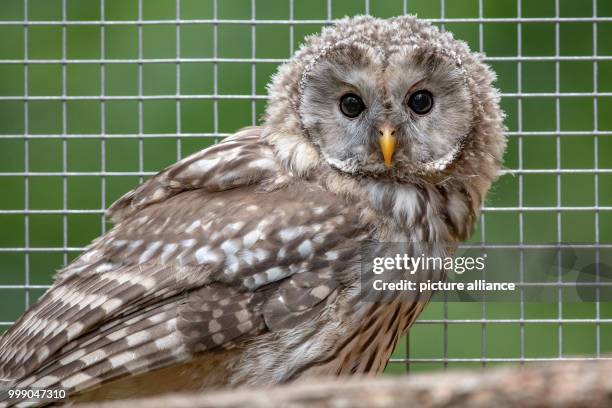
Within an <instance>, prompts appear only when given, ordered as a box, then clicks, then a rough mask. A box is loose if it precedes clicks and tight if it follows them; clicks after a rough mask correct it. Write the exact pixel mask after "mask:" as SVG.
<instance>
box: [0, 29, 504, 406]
mask: <svg viewBox="0 0 612 408" xmlns="http://www.w3.org/2000/svg"><path fill="white" fill-rule="evenodd" d="M492 79H493V75H492V73H491V72H490V71H489V70H488V68H487V67H486V66H485V65H484V64H482V62H481V61H480V60H479V58H478V56H475V55H473V54H471V53H470V52H469V50H468V48H467V46H466V45H465V44H463V43H461V42H458V41H456V40H454V39H453V38H452V36H451V35H450V34H448V33H440V32H439V31H438V30H437V29H435V28H433V27H431V26H430V25H428V24H425V23H423V22H420V21H418V20H416V19H414V18H413V17H399V18H395V19H391V20H378V19H374V18H371V17H358V18H352V19H345V20H342V21H340V22H338V23H337V24H336V25H335V26H333V27H330V28H326V29H325V30H324V31H323V33H322V34H321V35H319V36H315V37H311V38H309V39H308V41H307V43H306V45H305V46H303V47H302V49H301V50H300V51H299V52H298V53H297V54H296V56H295V57H294V58H293V59H292V60H291V61H290V62H288V63H287V64H285V65H284V66H282V67H281V68H280V70H279V73H278V74H277V75H276V76H275V78H274V80H273V82H272V84H271V86H270V88H269V89H270V103H269V105H268V108H267V111H266V118H265V123H264V125H263V126H262V127H253V128H248V129H245V130H242V131H240V132H238V133H236V134H235V135H234V136H232V137H230V138H228V139H226V140H224V141H223V142H222V143H219V144H218V145H215V146H212V147H210V148H208V149H205V150H203V151H201V152H199V153H196V154H194V155H192V156H190V157H187V158H185V159H183V160H181V161H180V162H178V163H176V164H175V165H173V166H171V167H169V168H167V169H166V170H164V171H162V172H161V173H159V174H158V175H156V176H154V177H153V178H151V179H150V180H148V181H147V182H145V183H144V184H143V185H141V186H139V187H138V188H136V189H135V190H133V191H132V192H130V193H128V194H126V195H125V196H124V197H122V198H121V199H120V200H119V201H117V202H116V203H115V204H113V206H111V208H110V209H109V211H108V215H109V216H110V217H111V218H112V219H113V221H114V222H115V223H116V225H115V227H114V228H113V229H112V230H110V231H109V232H108V233H107V234H105V235H104V236H102V237H100V238H98V239H96V240H95V241H94V242H93V243H92V244H91V245H90V246H89V247H88V249H87V250H86V251H85V252H84V253H83V255H81V256H80V257H79V258H78V259H76V260H75V261H74V262H73V263H71V264H70V265H68V266H66V267H65V268H64V269H63V270H61V271H60V272H59V273H58V275H57V277H56V281H55V283H54V285H53V287H52V288H51V289H49V291H48V292H47V293H46V294H45V295H43V297H42V298H41V299H40V300H39V301H38V302H37V303H36V304H35V305H34V306H33V307H32V308H31V309H30V310H28V311H27V312H26V313H25V314H24V315H23V316H22V317H21V318H20V319H19V321H18V322H17V323H16V324H15V325H14V326H13V327H11V328H10V329H9V331H8V332H7V333H5V334H4V336H3V337H2V338H1V339H0V388H1V387H3V385H2V384H5V385H4V387H5V388H6V387H22V388H23V387H42V388H54V387H65V388H68V389H69V390H70V392H71V393H72V394H73V395H74V396H75V397H77V396H79V395H80V398H82V399H106V398H115V397H126V396H134V395H142V394H151V393H155V392H162V391H168V390H176V389H179V388H181V387H183V388H192V389H193V388H195V389H199V388H200V389H201V388H206V387H219V386H225V385H239V384H260V385H270V384H275V383H282V382H286V381H290V380H295V379H299V378H306V377H309V376H314V375H341V374H351V373H376V372H380V371H381V370H382V369H384V366H385V364H386V362H387V360H388V358H389V356H390V354H391V352H392V350H393V347H394V346H395V344H396V342H397V340H398V338H399V337H400V336H401V335H402V334H403V333H404V332H405V330H406V329H407V328H408V327H409V325H410V324H411V323H412V322H413V321H414V320H415V319H416V317H417V316H418V314H419V313H420V311H421V310H422V308H423V307H424V305H425V302H426V300H427V299H421V301H420V302H412V303H409V302H408V303H407V302H402V301H400V300H399V299H396V300H392V301H390V302H388V301H387V302H364V301H363V300H362V299H360V297H359V277H360V267H359V260H360V256H361V253H360V251H361V245H362V244H363V243H366V242H397V241H400V242H408V243H410V244H409V245H408V248H409V251H417V250H419V251H420V250H426V248H428V247H429V246H430V245H431V244H436V243H444V244H451V245H456V244H457V243H458V242H459V241H460V240H463V239H466V238H467V237H468V236H469V234H470V232H471V229H472V227H473V224H474V222H475V220H476V217H477V214H478V211H479V208H480V205H481V203H482V201H483V199H484V196H485V194H486V191H487V190H488V188H489V187H490V185H491V183H492V181H493V180H494V179H495V177H496V172H497V169H498V167H499V163H500V160H501V155H502V153H503V149H504V147H505V142H504V138H503V136H502V125H501V118H502V115H501V113H500V111H499V108H498V95H497V93H496V91H495V90H494V89H493V88H492V87H491V81H492ZM427 98H429V99H427ZM432 98H433V99H432ZM167 377H172V380H168V381H164V380H163V378H167ZM160 378H161V380H160ZM155 379H157V380H155ZM147 383H148V384H151V385H150V386H149V387H145V386H143V384H147ZM1 405H2V402H1V401H0V406H1Z"/></svg>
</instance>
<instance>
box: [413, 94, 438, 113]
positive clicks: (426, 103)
mask: <svg viewBox="0 0 612 408" xmlns="http://www.w3.org/2000/svg"><path fill="white" fill-rule="evenodd" d="M408 107H409V108H410V109H412V110H413V111H414V113H417V114H419V115H425V114H426V113H428V112H429V111H430V110H431V108H433V95H432V94H431V92H429V91H416V92H414V93H413V94H412V95H410V98H408Z"/></svg>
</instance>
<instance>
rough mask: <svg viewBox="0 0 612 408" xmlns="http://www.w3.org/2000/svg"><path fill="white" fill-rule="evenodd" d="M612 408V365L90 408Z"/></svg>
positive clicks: (454, 374)
mask: <svg viewBox="0 0 612 408" xmlns="http://www.w3.org/2000/svg"><path fill="white" fill-rule="evenodd" d="M398 406H410V407H420V408H425V407H431V408H434V407H465V408H467V407H470V408H475V407H476V408H478V407H483V408H484V407H487V408H488V407H496V408H505V407H568V408H569V407H572V408H576V407H578V408H580V407H612V360H599V361H594V360H591V361H586V360H582V361H562V362H551V363H543V364H531V365H526V366H513V367H502V368H485V369H482V370H469V371H468V370H450V371H448V372H445V373H434V374H416V375H408V376H397V377H391V376H383V377H377V378H372V377H367V378H366V377H361V378H355V377H353V378H347V379H337V378H333V379H332V378H328V379H319V380H317V381H308V382H298V383H294V384H288V385H283V386H277V387H272V388H267V389H262V388H257V389H250V388H238V389H232V390H225V391H215V392H210V391H209V392H202V393H188V394H168V395H163V396H158V397H152V398H145V399H135V400H124V401H114V402H106V403H98V404H87V405H80V406H79V407H87V408H94V407H96V408H145V407H146V408H169V407H172V408H183V407H184V408H212V407H219V408H234V407H235V408H237V407H258V408H259V407H291V408H299V407H316V408H323V407H334V408H341V407H342V408H344V407H398Z"/></svg>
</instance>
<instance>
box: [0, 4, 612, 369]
mask: <svg viewBox="0 0 612 408" xmlns="http://www.w3.org/2000/svg"><path fill="white" fill-rule="evenodd" d="M402 3H403V2H402V1H375V0H373V1H370V10H369V11H370V13H371V14H373V15H375V16H379V17H390V16H394V15H397V14H401V13H402V10H403V9H402V7H403V4H402ZM558 3H559V15H560V16H561V17H591V16H593V12H594V10H593V4H591V3H590V2H586V1H583V2H578V1H572V0H559V1H558ZM594 3H595V11H596V13H597V15H598V16H604V17H610V16H612V2H611V1H607V0H605V1H602V0H599V1H598V2H594ZM28 4H29V12H28V18H29V19H30V20H42V21H50V20H54V21H57V20H61V19H62V2H61V0H29V1H28ZM142 4H143V7H142V13H143V18H144V19H145V20H166V19H175V18H176V2H175V0H144V1H143V2H142ZM294 4H295V6H294V16H295V19H297V20H321V19H325V18H326V17H327V4H326V1H324V0H315V1H306V0H295V2H294ZM407 4H408V11H409V12H410V13H413V14H418V15H419V16H420V17H422V18H438V17H440V15H441V7H440V6H441V4H440V2H432V1H427V0H409V1H407ZM100 8H101V7H100V3H99V1H98V0H68V1H67V7H66V12H67V15H66V17H67V19H68V20H79V21H83V20H99V19H100ZM289 12H290V10H289V1H272V0H257V2H256V14H255V15H256V18H257V19H263V20H284V19H287V18H288V17H289ZM364 12H365V4H364V2H363V1H351V0H334V1H333V4H332V7H331V16H332V17H333V18H339V17H342V16H345V15H355V14H362V13H364ZM251 13H252V10H251V1H250V0H224V1H219V8H218V17H219V18H220V19H250V18H251V16H252V14H251ZM521 14H522V17H554V16H555V1H554V0H540V1H523V2H522V12H521ZM444 15H445V17H447V18H476V17H478V1H477V0H448V1H446V3H445V6H444ZM483 16H484V17H485V18H514V17H516V16H517V3H516V1H515V0H483ZM104 17H105V19H106V20H136V19H138V3H137V1H136V0H106V1H105V2H104ZM180 17H181V18H182V19H212V18H213V2H212V1H211V0H180ZM23 19H24V4H23V0H2V2H1V3H0V20H3V21H7V20H10V21H22V20H23ZM320 28H321V27H320V25H318V24H297V25H295V26H294V43H293V44H290V35H289V33H290V28H289V27H288V26H287V25H274V24H268V25H266V24H262V25H257V26H256V29H255V31H256V41H255V43H256V44H255V45H256V51H255V54H254V56H255V57H257V58H272V59H277V58H287V57H288V56H289V55H290V50H292V49H296V47H298V45H299V43H300V42H301V41H302V39H303V37H304V36H305V35H308V34H310V33H315V32H317V31H319V30H320ZM445 28H446V29H447V30H451V31H453V32H454V33H455V35H456V37H459V38H461V39H463V40H465V41H467V42H468V43H469V44H470V46H471V47H472V49H475V50H478V49H479V25H478V24H477V23H448V24H446V25H445ZM518 30H519V29H518V27H517V25H516V24H514V23H485V24H483V25H482V32H483V37H482V38H483V51H484V52H485V53H486V54H487V55H488V56H509V57H513V56H516V55H518V54H517V53H518V49H517V47H518V41H517V35H518V34H517V32H518ZM555 30H556V26H555V24H554V23H550V22H540V23H524V24H522V27H521V36H522V55H524V56H554V55H555ZM558 30H559V53H560V55H562V56H590V55H593V53H594V46H593V24H592V23H591V22H563V23H560V24H558ZM178 31H179V32H180V49H179V50H177V49H176V44H177V41H176V33H177V27H176V25H174V24H163V25H144V26H143V28H142V44H143V49H142V57H143V58H145V59H152V58H175V57H176V56H177V53H178V55H180V56H181V57H183V58H209V57H213V56H214V49H213V26H212V25H210V24H185V25H181V26H180V27H179V28H178ZM24 32H25V30H24V27H23V26H22V25H2V24H0V38H1V39H2V40H1V41H0V173H5V174H0V211H2V210H23V209H24V208H25V184H26V183H25V182H24V179H25V178H24V176H23V174H22V173H24V172H26V164H27V166H28V170H29V171H30V172H35V173H61V172H62V171H67V172H84V173H94V174H92V175H74V176H73V175H71V176H68V177H62V175H61V174H59V175H53V176H34V175H31V176H29V177H28V178H27V179H28V183H29V199H28V203H29V208H30V209H33V210H61V209H63V208H64V207H65V208H68V209H90V210H94V211H92V212H93V213H89V214H69V215H66V216H64V215H62V214H30V215H28V216H27V218H28V220H27V221H26V215H25V214H24V213H23V212H21V213H20V212H19V211H17V213H15V212H13V213H0V248H23V247H25V246H26V243H25V239H26V238H25V230H26V228H29V246H30V247H36V248H58V247H59V248H62V247H63V246H67V247H69V248H79V247H83V246H85V245H87V244H88V243H89V242H90V241H91V239H93V238H94V237H96V236H98V235H99V234H100V233H101V231H102V230H103V229H104V228H108V226H109V224H105V222H104V220H103V219H102V217H101V214H100V213H99V212H96V211H95V210H100V209H101V208H105V207H107V206H108V205H110V204H111V203H112V202H113V200H115V199H116V198H118V197H119V196H120V195H122V194H123V193H124V192H126V191H127V190H129V189H131V188H132V187H133V186H134V185H136V184H137V183H138V182H139V179H140V177H138V175H132V176H125V175H108V176H105V177H104V178H102V177H100V176H98V175H95V173H96V172H100V171H102V170H105V171H107V172H115V173H118V172H129V173H134V172H154V171H158V170H160V169H162V168H164V167H165V166H167V165H170V164H172V163H173V162H175V161H176V159H177V157H179V156H183V157H184V156H185V155H188V154H190V153H192V152H195V151H197V150H200V149H202V148H204V147H206V146H208V145H210V144H211V143H214V141H215V140H214V139H213V138H210V137H203V136H202V134H209V133H215V132H219V133H231V132H234V131H235V130H237V129H239V128H240V127H242V126H245V125H249V124H251V123H253V122H254V121H257V120H258V119H259V118H260V116H261V114H262V112H263V109H264V104H265V101H263V100H258V101H256V102H255V103H252V102H251V101H249V100H223V99H221V100H219V101H218V126H217V128H215V120H214V103H215V102H213V101H212V100H201V99H186V100H182V101H180V102H177V101H175V100H172V99H170V100H145V101H143V102H142V106H141V107H142V112H143V116H142V123H139V115H138V112H139V102H138V101H137V100H128V101H125V100H121V101H117V100H108V101H106V102H104V103H103V105H104V107H103V113H102V106H101V105H102V103H101V102H100V101H99V100H86V101H84V100H69V101H67V102H65V103H62V101H58V100H54V101H48V100H38V101H30V102H28V103H27V105H28V119H27V127H28V129H27V130H28V133H29V134H30V135H62V134H67V135H72V136H70V137H67V138H66V140H65V141H64V140H62V138H57V137H56V138H47V137H43V138H31V139H29V140H28V141H27V142H26V141H25V140H24V138H23V137H14V138H8V137H4V138H3V137H2V136H1V135H5V136H6V135H23V134H24V133H25V132H26V129H25V126H26V125H25V122H26V119H25V117H24V112H25V109H24V102H23V101H22V100H10V101H9V100H3V99H2V97H3V96H20V95H24V72H25V70H24V66H23V65H22V64H2V60H6V59H13V60H15V59H23V58H24ZM595 37H596V39H597V53H598V55H602V56H611V55H612V41H610V39H611V38H612V23H611V22H600V23H598V24H597V33H596V35H595ZM218 41H219V47H218V55H217V56H218V57H221V58H251V57H252V56H253V55H252V49H251V26H250V25H248V24H231V25H229V24H221V25H219V29H218ZM104 43H105V47H104V50H105V55H104V57H105V58H106V59H108V60H115V59H137V58H138V28H137V26H136V25H109V26H106V27H105V34H104ZM66 44H67V49H66V55H65V56H66V57H67V58H68V59H78V60H83V59H100V58H101V57H102V54H101V52H102V50H101V30H100V27H99V26H97V25H81V26H79V25H69V26H67V28H66ZM27 45H28V57H29V58H30V59H50V60H58V59H61V58H62V27H61V26H31V27H29V28H28V42H27ZM597 64H598V76H597V78H596V83H597V89H596V90H597V91H599V92H611V91H612V61H610V60H606V61H599V62H598V63H597ZM277 65H278V64H276V63H258V64H257V65H256V68H255V93H256V94H258V95H265V85H266V83H267V82H268V80H269V77H270V75H271V74H272V73H273V72H274V71H275V69H276V67H277ZM491 65H492V66H493V68H494V69H495V71H496V72H497V73H498V80H497V86H498V87H499V88H500V89H501V90H502V92H505V93H515V92H518V91H519V83H518V71H519V68H518V67H517V65H518V63H517V61H498V62H492V63H491ZM558 68H559V89H558V90H559V91H560V92H587V93H589V92H593V91H594V89H595V88H594V83H595V81H594V76H593V72H594V70H593V62H592V61H589V60H586V61H562V62H559V63H558ZM62 69H63V68H62V64H60V63H57V62H53V63H48V64H31V65H29V66H28V68H27V72H28V74H27V75H28V83H27V94H28V95H30V96H34V95H38V96H41V95H61V94H62V88H63V87H64V86H65V89H66V94H67V95H70V96H79V95H89V96H97V95H101V93H102V92H103V93H104V95H108V96H117V95H137V94H138V83H139V79H138V76H139V75H138V72H139V68H138V64H137V63H113V62H110V61H109V62H107V63H106V64H104V68H103V69H104V77H105V80H104V84H103V85H102V84H101V69H102V68H101V66H100V64H96V63H93V64H71V63H68V64H67V65H66V68H65V69H66V81H65V83H64V82H63V79H62ZM178 70H179V71H180V80H179V81H178V83H177V66H176V64H175V63H145V64H143V66H142V93H143V95H174V94H175V93H176V92H177V86H178V87H180V93H181V94H183V95H199V94H212V93H213V91H214V82H213V70H214V68H213V64H212V63H207V62H191V63H189V62H183V63H181V64H180V66H179V68H178ZM251 70H252V66H251V64H249V63H219V64H218V92H219V94H243V95H244V94H251V93H252V82H251V79H252V77H251V75H252V71H251ZM520 70H522V92H527V93H540V92H555V90H556V83H555V70H556V63H555V62H554V61H529V62H522V63H521V68H520ZM102 86H103V89H102ZM521 103H522V112H521V114H522V129H519V128H518V126H519V108H518V106H519V102H518V99H517V98H516V97H507V98H504V99H503V101H502V105H503V109H504V110H505V112H506V113H507V119H506V125H507V127H508V129H509V130H510V131H518V130H522V131H555V130H556V129H557V130H561V131H586V132H589V131H593V129H594V123H595V120H596V121H597V126H598V129H599V130H601V131H612V114H611V113H612V98H611V97H608V96H600V97H598V98H597V110H595V109H594V105H595V104H594V101H593V98H592V97H589V96H586V97H569V98H559V102H558V103H559V109H560V116H559V117H558V118H557V116H556V103H557V102H556V100H555V98H531V97H528V98H523V99H522V102H521ZM177 105H178V108H177ZM103 115H104V120H102V117H103ZM63 118H65V121H64V120H63ZM179 119H180V129H177V121H179ZM103 123H104V125H105V130H104V132H103V130H102V125H103ZM179 130H180V131H181V132H182V133H189V134H193V135H192V136H193V137H184V138H182V140H181V141H180V142H177V139H176V137H171V136H168V137H160V138H145V139H143V140H142V141H139V140H138V138H137V137H136V136H137V135H138V134H139V132H142V133H143V134H160V133H163V134H170V135H172V134H174V133H176V132H177V131H179ZM75 135H90V137H78V136H75ZM101 135H109V136H110V135H114V136H115V137H112V138H110V137H108V138H106V140H104V141H103V142H102V141H101V138H100V136H101ZM117 135H126V137H117ZM595 139H596V138H595V137H594V136H593V135H589V134H588V133H587V134H582V135H575V136H571V135H570V136H565V135H564V136H563V137H561V138H560V139H559V140H560V142H559V146H558V147H559V159H560V160H559V162H557V140H556V137H555V136H554V135H553V136H524V137H523V138H522V141H519V138H518V137H517V136H516V135H514V136H510V137H509V145H508V150H507V153H506V157H505V165H506V167H507V168H508V169H516V168H518V167H519V149H520V144H521V143H522V152H523V153H522V167H523V168H525V169H555V168H557V167H559V168H562V169H590V168H594V167H595V164H596V163H597V165H598V167H599V168H601V169H610V168H612V138H611V137H609V135H602V136H599V137H598V141H597V143H598V156H596V155H595ZM139 143H142V147H143V149H142V152H143V155H142V158H141V159H139ZM26 144H27V149H28V153H27V158H28V160H27V163H26V151H25V149H26ZM64 147H65V150H64ZM102 151H104V156H105V160H102V157H103V154H102ZM64 157H65V159H66V160H65V162H66V168H64V165H63V163H64V160H63V158H64ZM6 173H8V174H9V175H7V174H6ZM15 173H16V174H15ZM10 174H12V175H10ZM102 183H104V184H105V189H106V194H105V196H104V197H103V196H102V193H101V190H102V188H101V186H102ZM522 183H523V186H522V189H523V197H522V201H520V195H519V177H518V176H516V175H505V176H503V177H501V178H500V180H499V182H498V183H497V184H496V185H495V186H494V188H493V190H492V192H491V194H490V195H489V198H488V202H487V206H488V207H517V206H519V205H520V204H522V205H523V206H529V207H538V206H541V207H542V206H543V207H554V206H556V205H557V204H559V205H561V206H563V207H567V206H572V207H580V206H586V207H593V206H595V205H599V206H612V189H611V188H610V187H611V186H612V174H610V173H602V174H599V175H598V177H597V178H596V177H595V175H594V174H593V173H592V172H591V173H588V172H587V173H569V174H568V173H563V174H561V175H560V176H557V175H556V174H554V173H552V174H525V175H523V176H522ZM557 183H560V185H559V186H558V185H557ZM596 183H598V187H599V188H598V190H599V192H598V196H597V197H596V193H595V191H596V188H595V185H596ZM558 187H559V188H558ZM558 192H560V194H558ZM522 217H523V220H524V236H523V242H525V243H550V242H557V241H559V240H558V236H557V233H558V227H559V225H558V221H560V224H561V225H560V231H561V240H560V241H562V242H566V243H593V242H595V239H596V237H595V232H596V220H598V223H599V241H600V242H601V243H608V244H610V243H612V214H611V212H610V211H604V210H602V211H599V214H598V215H596V212H595V211H584V210H583V211H565V210H564V211H562V212H561V213H560V215H558V213H557V211H524V212H523V214H522ZM26 222H27V223H28V225H29V226H28V227H26ZM485 225H486V234H485V238H486V241H487V242H488V243H510V244H512V243H517V242H519V240H520V237H519V212H518V211H505V212H488V213H486V215H485ZM64 229H65V231H66V234H65V235H66V237H67V239H66V242H64ZM481 239H482V226H479V227H478V229H477V231H476V232H475V234H474V237H473V239H472V241H473V242H480V240H481ZM76 255H78V251H72V250H70V251H66V252H62V251H55V252H45V251H36V252H30V253H24V251H17V252H13V251H3V252H0V285H4V287H3V288H2V289H0V321H2V322H10V321H14V320H15V319H16V318H17V317H18V316H19V315H20V314H21V313H22V312H23V310H24V308H25V306H26V301H25V297H26V296H24V289H23V287H19V285H24V284H25V283H26V282H25V274H24V270H25V269H26V262H27V263H28V265H29V275H30V276H29V284H31V285H48V284H49V283H50V282H51V279H52V276H53V273H54V272H53V271H54V269H56V268H58V267H60V266H61V265H62V264H64V263H65V262H66V261H69V260H71V259H73V258H74V257H75V256H76ZM43 291H44V290H43V289H33V290H29V291H28V292H29V294H30V295H29V296H30V300H31V301H33V300H34V299H35V298H36V297H37V296H39V295H40V294H41V293H42V292H43ZM597 316H599V318H600V319H604V320H603V321H601V322H600V323H597V324H595V323H592V322H589V321H588V320H587V321H585V320H582V322H581V323H580V322H579V323H568V322H564V323H563V324H560V323H556V322H555V319H558V318H563V319H595V318H596V317H597ZM485 317H486V318H487V319H519V318H520V317H521V308H520V305H519V304H499V303H494V304H487V305H483V304H481V303H471V304H448V305H446V306H445V305H443V304H441V303H436V304H432V305H430V306H429V307H428V308H427V310H426V311H425V313H423V316H422V318H421V319H441V320H444V319H448V320H449V322H448V324H444V323H432V324H417V325H416V326H415V327H414V329H413V330H412V332H411V337H410V341H409V342H408V341H403V342H401V344H400V346H399V347H398V350H396V353H395V357H397V358H401V357H404V356H405V355H406V347H409V350H410V356H411V357H412V358H420V359H426V360H427V359H443V358H445V357H448V358H451V359H461V358H481V357H486V358H489V359H493V360H494V359H497V358H499V359H505V358H519V357H521V356H523V357H526V358H555V357H558V356H560V355H563V356H571V355H590V356H592V355H595V354H596V352H597V347H598V343H599V348H600V352H601V353H605V352H609V351H612V327H611V324H610V322H609V320H610V319H611V318H612V306H611V304H610V303H609V302H602V303H601V304H600V305H599V307H598V306H597V305H596V304H595V303H561V304H557V303H538V304H526V305H525V306H524V310H523V317H524V319H525V322H524V323H516V322H511V323H504V322H497V323H491V322H490V323H486V324H485V323H481V322H480V321H478V319H482V318H485ZM457 319H476V322H471V323H461V324H457V323H453V322H452V320H457ZM529 319H553V320H552V321H550V322H548V323H533V322H529ZM605 319H608V321H605ZM6 327H7V324H4V325H3V326H0V332H1V331H3V330H4V329H6ZM597 331H599V333H600V338H599V342H598V339H597ZM445 338H446V339H447V341H445V340H444V339H445ZM521 338H522V339H523V341H522V342H521ZM521 344H523V347H524V348H523V349H522V350H521ZM561 344H562V349H561ZM486 364H487V365H489V364H495V362H494V361H492V362H488V363H486ZM482 365H485V363H483V362H477V363H467V362H460V361H459V362H452V361H451V362H448V361H447V362H446V363H444V362H425V363H414V364H411V365H410V369H411V370H430V369H439V368H441V367H443V366H449V367H455V366H468V367H479V366H482ZM405 369H406V367H405V365H403V364H401V363H392V364H390V365H389V368H388V371H389V372H402V371H404V370H405Z"/></svg>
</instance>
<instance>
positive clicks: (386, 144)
mask: <svg viewBox="0 0 612 408" xmlns="http://www.w3.org/2000/svg"><path fill="white" fill-rule="evenodd" d="M378 132H379V133H380V137H379V139H378V143H379V144H380V151H381V152H382V155H383V160H384V162H385V166H387V168H390V167H391V160H392V159H393V152H395V142H396V140H397V139H396V138H395V129H394V128H393V127H391V126H390V125H383V126H381V127H380V128H379V129H378Z"/></svg>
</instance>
